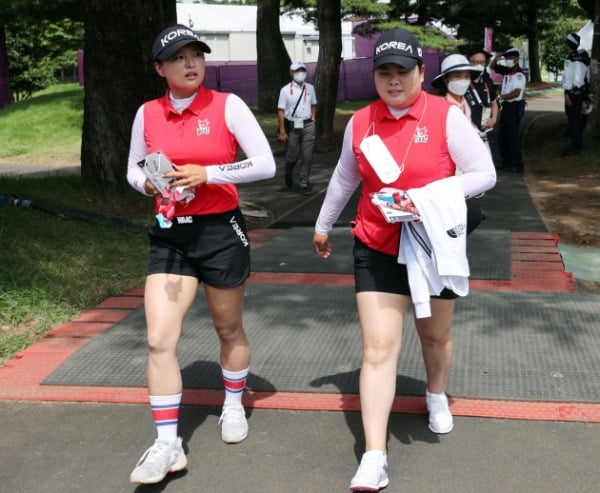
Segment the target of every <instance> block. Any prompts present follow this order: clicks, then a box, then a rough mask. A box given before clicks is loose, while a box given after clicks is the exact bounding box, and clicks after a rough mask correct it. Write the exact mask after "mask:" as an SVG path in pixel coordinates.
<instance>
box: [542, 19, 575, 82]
mask: <svg viewBox="0 0 600 493" xmlns="http://www.w3.org/2000/svg"><path fill="white" fill-rule="evenodd" d="M583 23H584V21H583V20H582V19H581V18H572V17H571V18H558V19H556V20H555V21H554V23H553V24H552V25H551V26H550V28H548V29H547V30H546V32H545V33H544V36H543V41H542V45H543V48H542V62H543V64H544V65H545V66H546V68H547V69H548V71H549V72H551V73H552V74H554V77H555V79H556V78H557V77H558V75H559V74H560V73H561V72H562V70H563V68H564V62H565V59H566V57H567V51H566V49H565V36H566V34H567V33H569V32H577V31H579V29H581V26H582V25H583Z"/></svg>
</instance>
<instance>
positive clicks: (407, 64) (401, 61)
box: [373, 55, 418, 70]
mask: <svg viewBox="0 0 600 493" xmlns="http://www.w3.org/2000/svg"><path fill="white" fill-rule="evenodd" d="M417 62H418V60H417V59H416V58H413V57H410V56H402V55H385V56H382V57H378V58H376V59H374V60H373V70H375V69H376V68H379V67H381V66H382V65H385V64H386V63H393V64H394V65H399V66H400V67H403V68H406V69H409V70H410V69H411V68H413V67H414V66H415V65H416V64H417Z"/></svg>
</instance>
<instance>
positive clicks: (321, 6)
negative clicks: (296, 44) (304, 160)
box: [314, 0, 342, 146]
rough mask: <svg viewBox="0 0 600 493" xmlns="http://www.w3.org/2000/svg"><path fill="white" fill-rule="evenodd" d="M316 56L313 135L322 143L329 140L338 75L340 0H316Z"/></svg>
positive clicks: (340, 30) (340, 53)
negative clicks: (314, 129)
mask: <svg viewBox="0 0 600 493" xmlns="http://www.w3.org/2000/svg"><path fill="white" fill-rule="evenodd" d="M317 27H318V30H319V58H318V61H317V71H316V73H315V80H314V83H315V89H316V91H317V127H316V138H317V140H318V141H319V142H320V143H321V144H324V145H325V146H327V145H328V143H330V142H332V141H333V118H334V116H335V106H336V100H337V92H338V82H339V78H340V63H341V55H342V18H341V2H340V0H319V2H318V7H317Z"/></svg>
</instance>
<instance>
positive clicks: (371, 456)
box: [350, 450, 390, 491]
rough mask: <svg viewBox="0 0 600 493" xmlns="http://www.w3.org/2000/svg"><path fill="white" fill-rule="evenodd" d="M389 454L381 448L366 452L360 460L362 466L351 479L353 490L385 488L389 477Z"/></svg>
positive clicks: (351, 488)
mask: <svg viewBox="0 0 600 493" xmlns="http://www.w3.org/2000/svg"><path fill="white" fill-rule="evenodd" d="M387 471H388V463H387V454H386V453H385V452H382V451H380V450H370V451H369V452H365V453H364V454H363V456H362V459H361V460H360V466H358V469H357V470H356V474H355V475H354V477H353V478H352V480H351V481H350V490H351V491H379V490H380V489H381V488H385V487H386V486H387V485H388V484H389V482H390V480H389V478H388V472H387Z"/></svg>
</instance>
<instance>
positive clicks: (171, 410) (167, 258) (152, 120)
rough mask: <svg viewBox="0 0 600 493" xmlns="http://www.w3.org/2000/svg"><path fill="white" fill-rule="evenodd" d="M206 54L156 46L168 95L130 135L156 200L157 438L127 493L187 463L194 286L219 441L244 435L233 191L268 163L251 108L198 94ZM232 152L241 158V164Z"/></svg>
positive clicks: (175, 31) (152, 347) (244, 258)
mask: <svg viewBox="0 0 600 493" xmlns="http://www.w3.org/2000/svg"><path fill="white" fill-rule="evenodd" d="M205 53H210V48H209V47H208V46H207V45H206V44H205V43H204V42H203V41H201V40H200V39H199V38H198V37H197V36H196V34H194V32H193V31H192V30H191V29H189V28H187V27H185V26H181V25H176V26H171V27H168V28H166V29H165V30H163V31H162V32H161V33H160V34H159V35H158V36H157V37H156V39H155V40H154V44H153V46H152V56H153V58H154V68H155V69H156V72H157V73H158V74H159V75H160V76H161V77H163V78H164V79H165V80H166V82H167V85H168V90H167V92H166V93H165V94H164V96H162V97H161V98H158V99H155V100H152V101H148V102H146V103H144V104H143V105H142V106H141V107H140V108H139V110H138V112H137V114H136V116H135V120H134V122H133V128H132V132H131V145H130V150H129V160H128V169H127V179H128V181H129V183H130V184H131V186H132V187H133V188H134V189H136V190H137V191H139V192H140V193H142V194H144V195H149V196H154V197H155V198H156V200H155V213H156V218H157V223H156V225H155V226H154V227H152V228H150V230H149V232H148V234H149V237H150V260H149V262H148V268H147V277H146V286H145V293H144V302H145V311H146V321H147V340H148V351H149V355H148V366H147V378H148V390H149V394H150V405H151V408H152V415H153V418H154V421H155V424H156V430H157V435H158V436H157V439H156V440H155V442H154V444H153V445H152V446H151V447H150V448H149V449H148V450H147V451H146V452H145V453H144V455H143V456H142V458H141V459H140V460H139V462H138V464H137V465H136V467H135V469H134V470H133V472H132V473H131V477H130V479H131V482H133V483H158V482H159V481H161V480H162V479H163V478H164V477H165V475H166V474H167V473H169V472H172V471H178V470H181V469H183V468H184V467H185V466H186V464H187V459H186V457H185V454H184V451H183V448H182V443H181V438H180V437H178V433H177V425H178V416H179V406H180V403H181V393H182V378H181V371H180V368H179V362H178V359H177V343H178V341H179V338H180V335H181V331H182V325H183V320H184V317H185V315H186V313H187V311H188V310H189V308H190V307H191V305H192V303H193V302H194V299H195V298H196V292H197V290H198V285H199V284H200V283H203V284H204V292H205V295H206V300H207V304H208V309H209V312H210V315H211V318H212V323H213V325H214V327H215V330H216V332H217V335H218V338H219V343H220V348H221V351H220V362H221V368H222V376H223V383H224V386H225V401H224V404H223V411H222V414H221V418H220V420H219V424H220V425H221V436H222V438H223V440H224V441H225V442H227V443H237V442H240V441H242V440H243V439H244V438H246V436H247V434H248V424H247V421H246V416H245V412H244V407H243V405H242V392H243V390H244V387H245V383H246V378H247V376H248V365H249V361H250V349H249V343H248V339H247V337H246V334H245V332H244V327H243V325H242V309H243V304H244V303H243V302H244V289H245V282H246V279H247V278H248V275H249V273H250V245H249V242H248V235H247V232H246V228H245V224H244V218H243V216H242V214H241V211H240V208H239V197H238V192H237V188H236V186H235V184H236V183H245V182H250V181H255V180H261V179H266V178H271V177H273V176H274V174H275V161H274V159H273V155H272V153H271V149H270V146H269V143H268V141H267V138H266V137H265V135H264V133H263V131H262V130H261V128H260V126H259V124H258V122H257V121H256V119H255V118H254V116H253V114H252V112H251V111H250V109H249V108H248V106H247V105H246V104H245V103H244V102H243V101H242V100H241V99H240V98H239V97H238V96H236V95H234V94H226V93H220V92H217V91H213V90H209V89H207V88H205V87H204V86H203V82H204V75H205V60H204V54H205ZM239 148H241V149H242V151H243V152H244V154H245V155H246V158H245V159H243V160H242V161H238V162H236V155H237V152H238V149H239ZM169 163H173V170H172V171H170V172H167V173H164V174H163V172H160V173H157V174H158V175H161V176H162V177H163V178H164V179H165V182H166V184H164V185H163V184H159V185H157V184H158V183H160V181H157V180H154V181H153V180H152V179H150V178H156V176H155V175H153V173H154V172H155V171H156V170H155V168H157V167H158V165H166V166H167V167H169V165H170V164H169ZM144 170H145V171H144ZM146 172H147V174H146ZM159 177H160V176H159ZM165 182H163V183H165Z"/></svg>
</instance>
